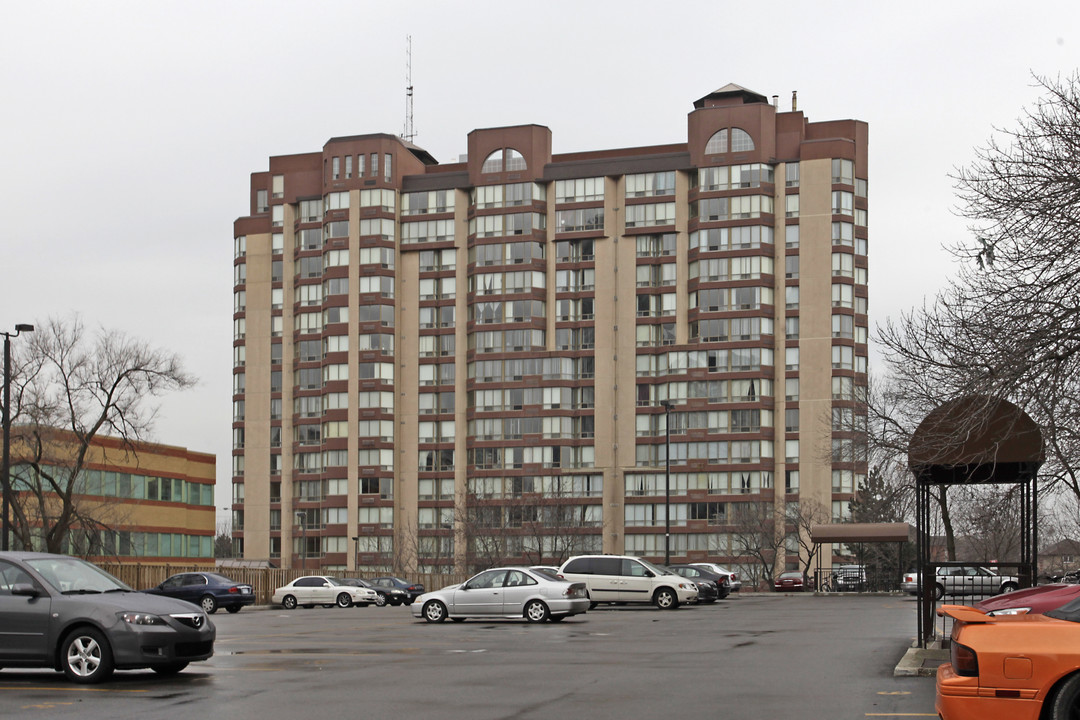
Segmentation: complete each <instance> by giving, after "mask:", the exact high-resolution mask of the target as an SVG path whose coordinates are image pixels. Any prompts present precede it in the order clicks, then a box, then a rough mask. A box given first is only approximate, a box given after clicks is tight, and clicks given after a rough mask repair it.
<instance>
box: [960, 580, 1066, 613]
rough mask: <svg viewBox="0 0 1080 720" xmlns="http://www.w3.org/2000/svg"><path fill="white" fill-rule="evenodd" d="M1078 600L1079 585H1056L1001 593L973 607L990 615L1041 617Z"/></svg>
mask: <svg viewBox="0 0 1080 720" xmlns="http://www.w3.org/2000/svg"><path fill="white" fill-rule="evenodd" d="M1077 598H1080V585H1071V584H1065V583H1057V584H1054V585H1038V586H1036V587H1033V588H1026V589H1024V590H1017V591H1015V592H1007V593H1002V594H1000V595H995V596H994V597H992V598H987V599H986V600H983V601H982V602H980V603H978V604H977V605H975V607H977V608H979V609H980V610H982V611H983V612H985V613H988V614H990V615H1042V614H1043V613H1044V612H1047V611H1049V610H1057V609H1058V608H1059V607H1061V606H1062V605H1064V604H1065V603H1067V602H1071V601H1072V600H1075V599H1077Z"/></svg>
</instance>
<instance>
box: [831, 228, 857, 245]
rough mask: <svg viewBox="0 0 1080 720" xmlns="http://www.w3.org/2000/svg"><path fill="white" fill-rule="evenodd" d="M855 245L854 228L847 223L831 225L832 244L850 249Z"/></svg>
mask: <svg viewBox="0 0 1080 720" xmlns="http://www.w3.org/2000/svg"><path fill="white" fill-rule="evenodd" d="M854 243H855V226H854V225H853V224H852V223H849V222H834V223H833V224H832V244H833V245H845V246H847V247H851V246H852V245H854Z"/></svg>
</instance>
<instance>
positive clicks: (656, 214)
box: [560, 203, 675, 229]
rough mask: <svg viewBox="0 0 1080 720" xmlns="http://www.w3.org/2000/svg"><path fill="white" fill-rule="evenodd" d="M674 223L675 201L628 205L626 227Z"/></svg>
mask: <svg viewBox="0 0 1080 720" xmlns="http://www.w3.org/2000/svg"><path fill="white" fill-rule="evenodd" d="M674 224H675V203H655V204H649V205H628V206H627V208H626V227H628V228H631V227H649V226H653V225H674ZM560 229H562V228H560Z"/></svg>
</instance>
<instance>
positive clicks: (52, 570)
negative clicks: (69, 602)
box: [26, 557, 132, 595]
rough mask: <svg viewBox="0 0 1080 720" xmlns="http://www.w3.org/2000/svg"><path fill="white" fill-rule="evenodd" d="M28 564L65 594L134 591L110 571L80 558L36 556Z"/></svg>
mask: <svg viewBox="0 0 1080 720" xmlns="http://www.w3.org/2000/svg"><path fill="white" fill-rule="evenodd" d="M26 564H27V565H29V566H30V567H32V568H33V569H34V570H36V571H37V572H38V574H39V575H41V576H42V577H43V578H45V580H46V582H48V583H49V584H50V585H52V586H53V587H54V588H56V589H57V590H59V591H60V592H62V593H64V594H69V595H77V594H80V593H104V592H132V590H131V588H130V587H128V586H127V585H125V584H124V583H122V582H120V581H119V580H117V579H116V578H114V577H113V576H112V575H110V574H109V573H107V572H105V571H104V570H102V569H100V568H98V567H97V566H95V565H91V564H90V563H88V562H86V561H85V560H80V559H79V558H73V557H47V558H35V559H33V560H27V561H26Z"/></svg>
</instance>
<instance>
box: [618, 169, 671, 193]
mask: <svg viewBox="0 0 1080 720" xmlns="http://www.w3.org/2000/svg"><path fill="white" fill-rule="evenodd" d="M674 194H675V171H674V170H671V171H668V172H657V173H643V174H639V175H627V176H626V197H628V198H632V197H655V196H658V195H674Z"/></svg>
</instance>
